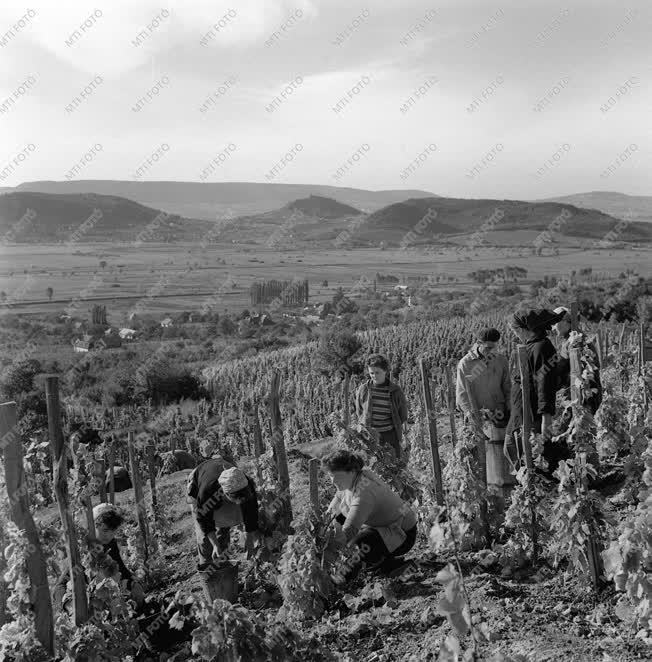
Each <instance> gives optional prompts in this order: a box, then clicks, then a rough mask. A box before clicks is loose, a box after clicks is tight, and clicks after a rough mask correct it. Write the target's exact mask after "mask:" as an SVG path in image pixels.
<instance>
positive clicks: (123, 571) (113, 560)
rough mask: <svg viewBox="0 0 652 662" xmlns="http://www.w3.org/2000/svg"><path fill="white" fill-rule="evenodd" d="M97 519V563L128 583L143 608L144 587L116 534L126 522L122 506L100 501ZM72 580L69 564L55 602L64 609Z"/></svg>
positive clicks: (94, 550)
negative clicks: (127, 561) (127, 562)
mask: <svg viewBox="0 0 652 662" xmlns="http://www.w3.org/2000/svg"><path fill="white" fill-rule="evenodd" d="M93 521H94V523H95V544H93V545H92V546H91V552H92V557H93V563H94V565H95V567H96V568H97V569H98V570H100V571H101V572H102V574H103V575H104V576H105V577H112V578H113V579H115V580H116V581H117V582H118V584H120V585H123V582H124V585H125V586H126V589H127V591H128V592H129V593H130V595H131V597H132V598H133V600H134V601H135V603H136V606H137V607H139V608H140V607H142V605H143V603H144V601H145V593H144V591H143V587H142V586H141V585H140V583H139V582H138V580H136V579H135V578H134V577H133V575H132V573H131V571H130V570H129V568H127V566H126V565H125V564H124V561H123V560H122V556H120V548H119V547H118V542H117V540H116V534H117V533H118V530H119V529H120V527H121V526H122V525H123V523H124V517H123V516H122V514H121V512H120V510H119V508H118V507H117V506H114V505H113V504H112V503H98V504H97V505H96V506H95V507H94V508H93ZM69 579H70V570H69V568H68V567H66V569H65V570H64V571H63V572H62V573H61V575H60V576H59V580H58V581H57V584H56V587H55V589H54V597H55V604H60V605H61V607H62V609H67V608H68V606H69V605H68V601H67V600H66V601H65V602H64V596H65V594H66V587H67V585H68V582H69Z"/></svg>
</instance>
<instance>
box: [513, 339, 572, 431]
mask: <svg viewBox="0 0 652 662" xmlns="http://www.w3.org/2000/svg"><path fill="white" fill-rule="evenodd" d="M526 346H527V354H528V367H529V374H530V380H529V381H530V383H529V384H528V388H529V391H530V408H531V413H532V422H533V426H534V430H535V431H537V432H538V431H540V429H541V420H542V418H543V415H544V414H551V415H552V414H554V413H555V399H556V396H557V389H558V387H559V374H558V369H559V368H558V365H559V362H560V360H561V356H560V355H559V354H558V353H557V350H556V349H555V346H554V345H553V344H552V343H551V342H550V340H549V339H548V338H546V337H545V336H537V337H535V338H533V339H532V340H529V341H528V342H527V343H526ZM510 372H511V375H512V392H511V398H512V415H511V418H510V421H509V424H508V426H507V435H511V434H512V433H513V432H514V431H515V430H516V429H517V428H518V427H520V426H521V425H522V424H523V400H522V397H523V394H522V391H521V387H522V385H521V375H520V371H519V367H518V354H517V352H516V350H515V351H514V352H512V356H511V357H510Z"/></svg>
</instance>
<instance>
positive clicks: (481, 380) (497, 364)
mask: <svg viewBox="0 0 652 662" xmlns="http://www.w3.org/2000/svg"><path fill="white" fill-rule="evenodd" d="M463 377H466V382H467V384H468V385H469V389H470V391H471V394H472V395H473V396H474V399H475V402H476V404H477V406H478V407H479V408H480V409H491V410H492V411H495V410H500V411H501V412H506V411H509V407H510V391H511V380H510V375H509V363H508V361H507V358H506V357H505V356H503V355H502V354H495V355H494V356H492V357H491V358H490V359H486V358H485V357H484V356H482V355H481V354H480V353H479V352H478V347H477V346H475V347H473V349H471V351H469V352H468V353H467V354H465V355H464V356H463V357H462V359H461V360H460V362H459V363H458V364H457V385H456V393H455V395H456V402H457V406H458V407H460V409H462V410H463V411H464V412H467V413H468V412H470V411H471V403H470V401H469V395H468V393H467V391H466V388H465V385H464V379H463Z"/></svg>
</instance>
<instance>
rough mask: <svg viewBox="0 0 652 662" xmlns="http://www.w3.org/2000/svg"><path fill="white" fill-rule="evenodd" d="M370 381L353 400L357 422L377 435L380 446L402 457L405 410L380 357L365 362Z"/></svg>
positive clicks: (406, 409)
mask: <svg viewBox="0 0 652 662" xmlns="http://www.w3.org/2000/svg"><path fill="white" fill-rule="evenodd" d="M367 373H368V375H369V380H368V381H367V382H365V383H364V384H362V385H361V386H360V387H359V388H358V390H357V392H356V397H355V409H356V413H357V415H358V419H359V420H360V422H361V423H363V424H364V425H365V426H366V427H368V428H370V429H372V430H375V431H376V432H378V435H379V438H380V442H381V443H383V444H387V445H388V446H390V447H391V448H392V449H393V450H394V452H395V454H396V457H397V458H400V457H401V440H402V437H403V423H405V421H407V418H408V406H407V400H406V399H405V395H404V394H403V391H402V390H401V387H400V386H399V385H398V384H396V383H394V382H392V381H390V379H389V363H388V361H387V359H386V358H385V357H384V356H382V355H380V354H372V355H371V356H370V357H369V358H368V359H367Z"/></svg>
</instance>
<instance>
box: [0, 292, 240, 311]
mask: <svg viewBox="0 0 652 662" xmlns="http://www.w3.org/2000/svg"><path fill="white" fill-rule="evenodd" d="M243 292H246V290H232V291H230V292H221V293H220V296H221V297H224V296H235V295H242V294H243ZM214 295H215V292H214V291H213V292H181V293H179V292H177V293H176V294H174V293H173V294H157V295H156V296H149V295H147V294H145V295H142V294H133V295H132V294H125V295H122V296H98V297H84V298H83V299H80V301H90V302H92V301H114V300H120V301H128V300H130V299H151V300H152V301H155V300H156V299H165V298H170V297H177V298H179V297H184V298H188V299H192V298H195V297H212V296H214ZM72 301H75V298H74V297H72V298H70V299H52V300H50V299H35V300H33V301H32V300H30V301H17V302H15V303H14V302H12V303H0V309H5V310H11V309H13V308H27V307H28V306H38V305H41V306H42V305H44V304H52V303H62V304H69V303H71V302H72Z"/></svg>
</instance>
